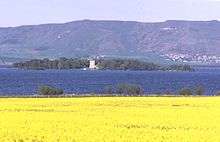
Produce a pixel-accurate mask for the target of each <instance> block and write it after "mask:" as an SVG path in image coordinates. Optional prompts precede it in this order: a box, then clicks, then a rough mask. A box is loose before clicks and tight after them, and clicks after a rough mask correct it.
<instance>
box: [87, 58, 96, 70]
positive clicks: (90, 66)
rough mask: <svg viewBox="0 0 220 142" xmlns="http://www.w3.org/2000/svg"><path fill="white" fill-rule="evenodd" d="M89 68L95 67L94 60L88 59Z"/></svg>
mask: <svg viewBox="0 0 220 142" xmlns="http://www.w3.org/2000/svg"><path fill="white" fill-rule="evenodd" d="M89 69H97V66H96V62H95V60H89Z"/></svg>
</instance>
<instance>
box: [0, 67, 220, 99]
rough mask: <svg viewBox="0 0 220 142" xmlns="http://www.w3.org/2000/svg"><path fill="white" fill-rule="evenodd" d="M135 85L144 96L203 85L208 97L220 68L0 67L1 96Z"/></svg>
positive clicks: (218, 85) (217, 86)
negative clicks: (47, 87) (51, 89)
mask: <svg viewBox="0 0 220 142" xmlns="http://www.w3.org/2000/svg"><path fill="white" fill-rule="evenodd" d="M120 83H132V84H138V85H140V86H142V88H143V89H144V91H145V93H150V94H155V93H166V92H171V93H177V92H178V90H180V89H181V88H183V87H189V88H192V89H193V88H195V87H196V86H200V85H202V86H203V87H204V88H205V91H206V94H207V95H213V94H215V93H216V92H218V91H220V68H198V69H196V72H159V71H152V72H149V71H99V70H97V71H83V70H44V71H36V70H20V69H12V68H0V95H11V94H13V95H31V94H36V91H37V89H38V87H39V86H42V85H51V86H54V87H58V88H62V89H64V90H65V93H81V94H82V93H102V92H103V90H104V88H105V87H106V86H109V85H112V86H116V85H117V84H120Z"/></svg>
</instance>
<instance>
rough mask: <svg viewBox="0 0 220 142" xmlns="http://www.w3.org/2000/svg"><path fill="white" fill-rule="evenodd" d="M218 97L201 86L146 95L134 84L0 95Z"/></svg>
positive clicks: (1, 96) (46, 88) (44, 89)
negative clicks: (82, 91) (97, 89)
mask: <svg viewBox="0 0 220 142" xmlns="http://www.w3.org/2000/svg"><path fill="white" fill-rule="evenodd" d="M216 96H220V92H217V93H216V94H213V95H206V94H205V90H204V88H203V87H202V86H197V87H195V88H194V89H189V88H182V89H181V90H179V92H178V93H169V92H164V93H154V94H153V93H152V94H146V93H144V91H143V89H142V88H141V87H140V86H138V85H136V84H118V85H117V86H116V87H115V88H113V87H112V86H107V87H106V88H105V90H104V91H103V93H100V94H98V93H97V94H95V93H87V94H75V93H72V94H70V93H69V94H68V93H65V92H64V90H62V89H60V88H56V87H51V86H47V85H45V86H41V87H39V88H38V90H37V93H36V94H33V95H0V98H81V97H82V98H84V97H85V98H86V97H216Z"/></svg>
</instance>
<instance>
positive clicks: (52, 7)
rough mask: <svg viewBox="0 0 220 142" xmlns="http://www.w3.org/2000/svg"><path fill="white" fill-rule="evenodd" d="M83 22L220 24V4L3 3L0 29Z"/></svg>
mask: <svg viewBox="0 0 220 142" xmlns="http://www.w3.org/2000/svg"><path fill="white" fill-rule="evenodd" d="M82 19H92V20H131V21H144V22H156V21H164V20H220V0H0V27H8V26H18V25H29V24H41V23H63V22H68V21H73V20H82Z"/></svg>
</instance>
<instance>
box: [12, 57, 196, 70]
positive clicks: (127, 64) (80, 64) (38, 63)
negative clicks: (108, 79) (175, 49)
mask: <svg viewBox="0 0 220 142" xmlns="http://www.w3.org/2000/svg"><path fill="white" fill-rule="evenodd" d="M95 62H96V66H97V68H98V69H99V70H131V71H189V72H192V71H194V69H193V68H192V67H191V66H190V65H186V64H184V65H177V64H175V65H159V64H155V63H148V62H145V61H140V60H135V59H96V60H95ZM13 67H15V68H20V69H30V70H46V69H58V70H64V69H65V70H68V69H88V68H89V60H88V59H82V58H70V59H68V58H60V59H55V60H50V59H47V58H46V59H33V60H30V61H25V62H18V63H14V64H13Z"/></svg>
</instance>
